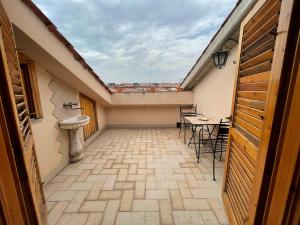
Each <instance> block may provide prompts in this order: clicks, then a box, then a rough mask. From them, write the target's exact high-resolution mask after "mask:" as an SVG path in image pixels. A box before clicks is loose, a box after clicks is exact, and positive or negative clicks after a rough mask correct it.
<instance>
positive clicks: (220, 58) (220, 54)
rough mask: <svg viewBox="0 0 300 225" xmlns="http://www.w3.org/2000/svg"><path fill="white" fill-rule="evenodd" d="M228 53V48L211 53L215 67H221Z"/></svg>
mask: <svg viewBox="0 0 300 225" xmlns="http://www.w3.org/2000/svg"><path fill="white" fill-rule="evenodd" d="M228 53H229V51H228V50H220V51H217V52H216V53H214V54H213V56H212V57H213V61H214V64H215V66H216V67H217V68H219V69H221V68H222V66H224V65H225V64H226V61H227V58H228Z"/></svg>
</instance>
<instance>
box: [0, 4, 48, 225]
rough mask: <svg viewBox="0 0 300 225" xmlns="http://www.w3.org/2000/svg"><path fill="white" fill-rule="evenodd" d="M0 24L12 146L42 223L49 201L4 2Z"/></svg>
mask: <svg viewBox="0 0 300 225" xmlns="http://www.w3.org/2000/svg"><path fill="white" fill-rule="evenodd" d="M0 24H1V34H2V35H1V37H0V39H1V40H0V41H1V46H3V48H4V49H2V48H1V54H2V58H3V61H4V67H5V74H4V77H5V80H1V82H5V83H6V85H7V87H8V92H9V93H8V95H9V98H10V99H8V100H7V101H8V102H9V103H10V104H11V105H6V107H7V110H9V111H11V112H12V113H11V115H6V116H7V117H10V118H14V119H13V123H10V124H9V129H10V130H13V131H10V132H11V137H10V138H11V142H12V146H13V149H12V150H13V151H14V154H15V157H16V158H18V160H20V162H22V166H24V167H22V168H23V169H22V170H25V171H19V172H20V173H21V174H25V176H24V177H21V180H22V182H23V184H24V185H23V188H24V189H23V195H24V196H25V198H26V199H27V202H28V201H29V202H30V204H28V205H27V206H26V207H33V209H31V211H34V212H35V214H36V215H35V219H34V220H35V221H37V222H38V224H47V221H46V215H47V211H46V202H45V199H44V195H43V190H42V185H41V179H40V173H39V167H38V162H37V157H36V153H35V147H34V142H33V136H32V131H31V124H30V117H29V111H28V106H27V102H26V98H25V92H24V85H23V81H22V76H21V72H20V65H19V60H18V55H17V51H16V44H15V40H14V36H13V30H12V25H11V22H10V20H9V18H8V16H7V14H6V12H5V9H4V7H3V5H2V3H1V2H0ZM12 133H13V135H12ZM49 150H50V149H49ZM20 158H22V159H20ZM20 167H21V165H20ZM20 167H19V168H20ZM24 168H25V169H24ZM19 170H21V169H19ZM28 199H29V200H28ZM31 217H32V215H31Z"/></svg>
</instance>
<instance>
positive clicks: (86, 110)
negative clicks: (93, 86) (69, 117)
mask: <svg viewBox="0 0 300 225" xmlns="http://www.w3.org/2000/svg"><path fill="white" fill-rule="evenodd" d="M79 98H80V107H81V108H82V109H81V114H82V115H87V116H89V117H90V122H89V123H88V124H87V125H85V126H84V127H83V136H84V140H86V139H88V138H89V137H90V136H92V135H93V134H94V133H95V132H96V131H97V130H98V121H97V112H96V103H95V101H93V100H92V99H90V98H88V97H86V96H84V95H83V94H80V95H79Z"/></svg>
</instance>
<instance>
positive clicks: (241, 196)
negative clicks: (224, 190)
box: [228, 163, 249, 217]
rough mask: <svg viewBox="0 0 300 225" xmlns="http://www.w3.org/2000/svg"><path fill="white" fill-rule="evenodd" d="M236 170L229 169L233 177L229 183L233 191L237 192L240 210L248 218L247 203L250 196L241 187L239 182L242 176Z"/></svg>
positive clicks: (230, 177)
mask: <svg viewBox="0 0 300 225" xmlns="http://www.w3.org/2000/svg"><path fill="white" fill-rule="evenodd" d="M233 164H234V163H233ZM235 170H236V168H235V167H231V168H229V171H231V173H232V174H231V175H232V176H228V180H229V181H230V182H229V183H231V184H232V190H233V191H234V192H235V196H236V199H237V202H238V203H239V205H240V209H241V210H242V212H243V217H246V215H247V211H248V210H247V208H246V207H247V203H248V202H249V196H247V194H246V192H245V189H244V187H243V186H242V185H241V182H240V180H239V177H240V175H237V171H235Z"/></svg>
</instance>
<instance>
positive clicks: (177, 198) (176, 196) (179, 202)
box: [169, 190, 184, 210]
mask: <svg viewBox="0 0 300 225" xmlns="http://www.w3.org/2000/svg"><path fill="white" fill-rule="evenodd" d="M169 192H170V196H171V200H172V208H173V210H184V206H183V199H182V197H181V194H180V191H179V190H170V191H169Z"/></svg>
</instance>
